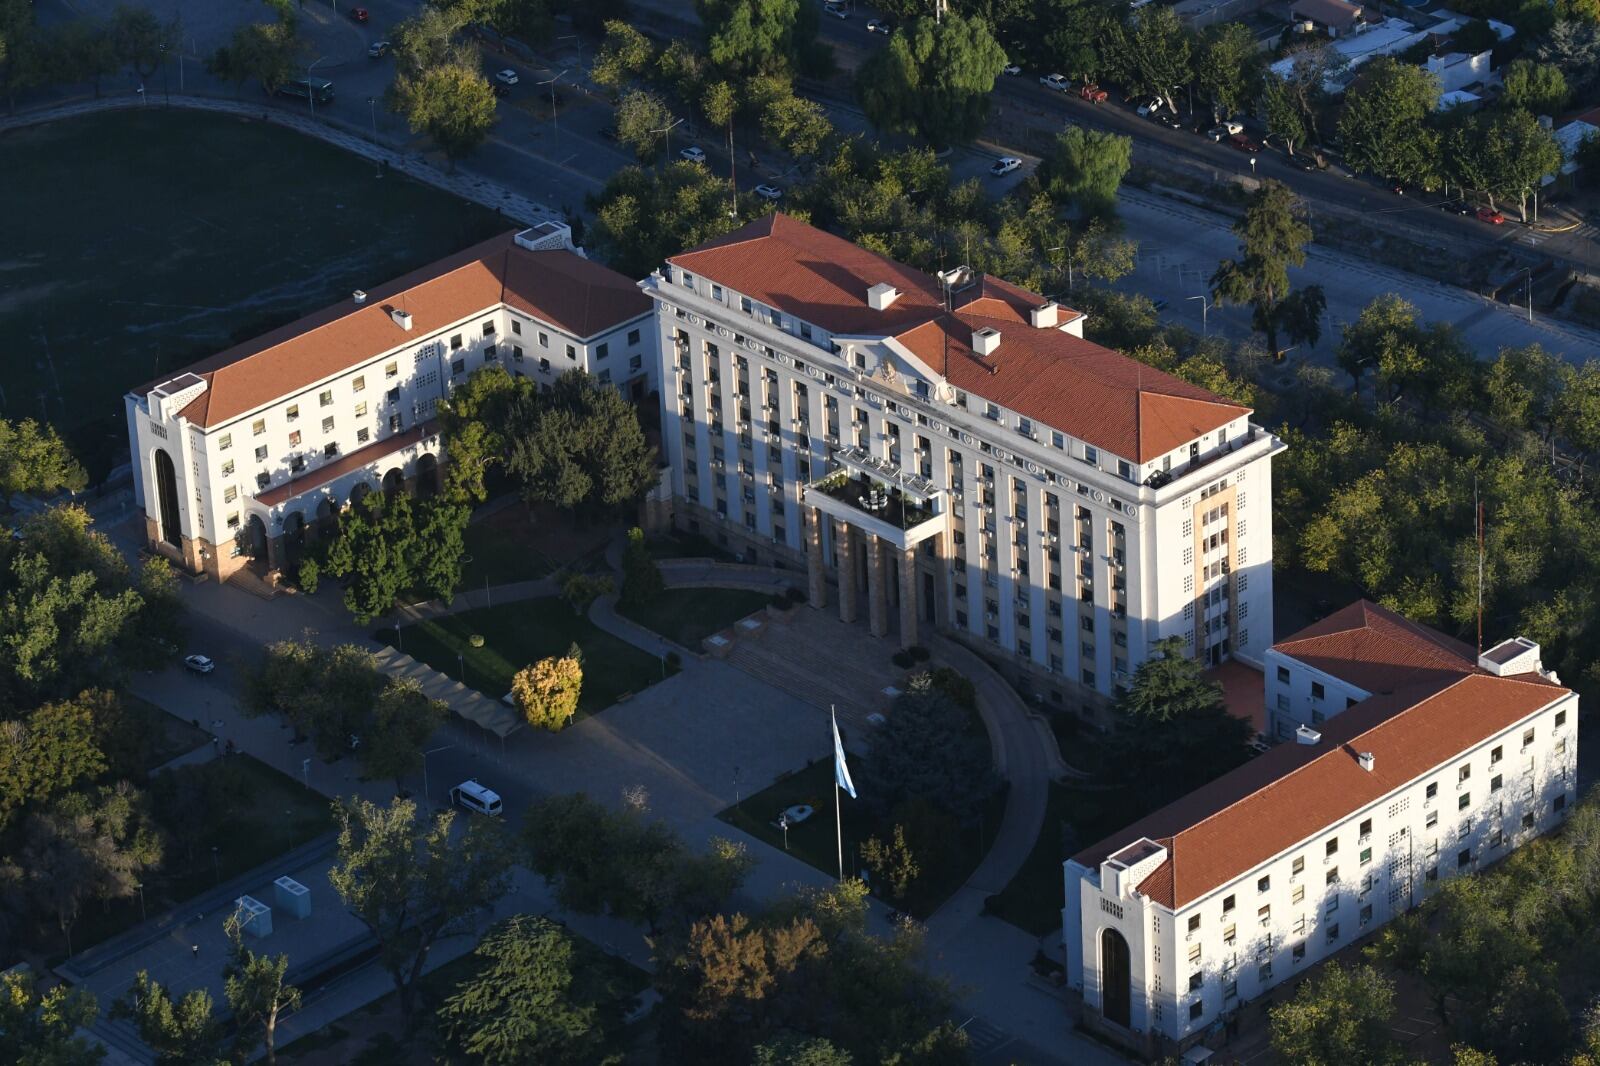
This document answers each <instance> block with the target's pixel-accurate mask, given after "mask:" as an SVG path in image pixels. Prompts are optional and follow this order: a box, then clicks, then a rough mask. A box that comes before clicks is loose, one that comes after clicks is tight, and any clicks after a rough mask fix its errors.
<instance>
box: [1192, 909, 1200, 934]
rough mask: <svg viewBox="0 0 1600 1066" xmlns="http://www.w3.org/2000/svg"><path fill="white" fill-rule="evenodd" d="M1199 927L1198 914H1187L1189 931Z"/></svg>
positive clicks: (1194, 930)
mask: <svg viewBox="0 0 1600 1066" xmlns="http://www.w3.org/2000/svg"><path fill="white" fill-rule="evenodd" d="M1199 928H1200V916H1199V915H1198V914H1191V915H1189V932H1191V933H1193V932H1196V931H1198V930H1199Z"/></svg>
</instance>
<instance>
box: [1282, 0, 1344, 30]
mask: <svg viewBox="0 0 1600 1066" xmlns="http://www.w3.org/2000/svg"><path fill="white" fill-rule="evenodd" d="M1289 18H1290V19H1291V20H1292V21H1294V22H1299V23H1309V24H1311V25H1312V26H1313V27H1315V28H1316V29H1319V30H1323V31H1325V32H1326V33H1327V34H1328V36H1329V37H1338V36H1340V35H1341V34H1345V33H1349V32H1350V31H1351V30H1352V29H1354V28H1355V25H1356V23H1358V22H1360V21H1361V5H1360V4H1352V3H1350V2H1349V0H1294V3H1292V4H1290V5H1289Z"/></svg>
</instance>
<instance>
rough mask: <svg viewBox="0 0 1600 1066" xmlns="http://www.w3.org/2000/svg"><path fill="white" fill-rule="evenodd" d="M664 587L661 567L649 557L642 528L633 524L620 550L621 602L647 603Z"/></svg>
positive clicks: (664, 588) (659, 593)
mask: <svg viewBox="0 0 1600 1066" xmlns="http://www.w3.org/2000/svg"><path fill="white" fill-rule="evenodd" d="M666 587H667V586H666V581H665V580H664V579H663V578H662V577H661V567H659V566H657V565H656V561H655V560H654V559H652V558H651V557H650V549H649V547H648V546H647V545H646V544H645V540H644V530H642V529H640V528H639V527H638V526H634V527H633V528H632V529H630V530H628V544H627V546H626V547H625V548H623V550H622V602H623V603H626V604H642V603H649V602H650V601H652V600H654V599H655V598H656V597H657V596H660V595H661V593H662V592H664V591H665V590H666Z"/></svg>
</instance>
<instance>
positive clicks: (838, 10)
mask: <svg viewBox="0 0 1600 1066" xmlns="http://www.w3.org/2000/svg"><path fill="white" fill-rule="evenodd" d="M822 10H823V11H824V12H826V13H827V14H829V15H832V16H833V17H834V18H836V19H847V18H849V17H850V12H848V11H846V10H845V9H844V8H842V7H840V6H839V5H838V4H826V5H824V6H823V8H822Z"/></svg>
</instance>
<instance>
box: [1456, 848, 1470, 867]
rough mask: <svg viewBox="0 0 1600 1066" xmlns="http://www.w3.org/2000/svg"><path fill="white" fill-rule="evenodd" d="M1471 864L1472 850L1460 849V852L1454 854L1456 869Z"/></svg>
mask: <svg viewBox="0 0 1600 1066" xmlns="http://www.w3.org/2000/svg"><path fill="white" fill-rule="evenodd" d="M1471 864H1472V849H1471V848H1463V849H1461V851H1459V852H1457V853H1456V868H1457V869H1460V868H1461V867H1464V866H1470V865H1471Z"/></svg>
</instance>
